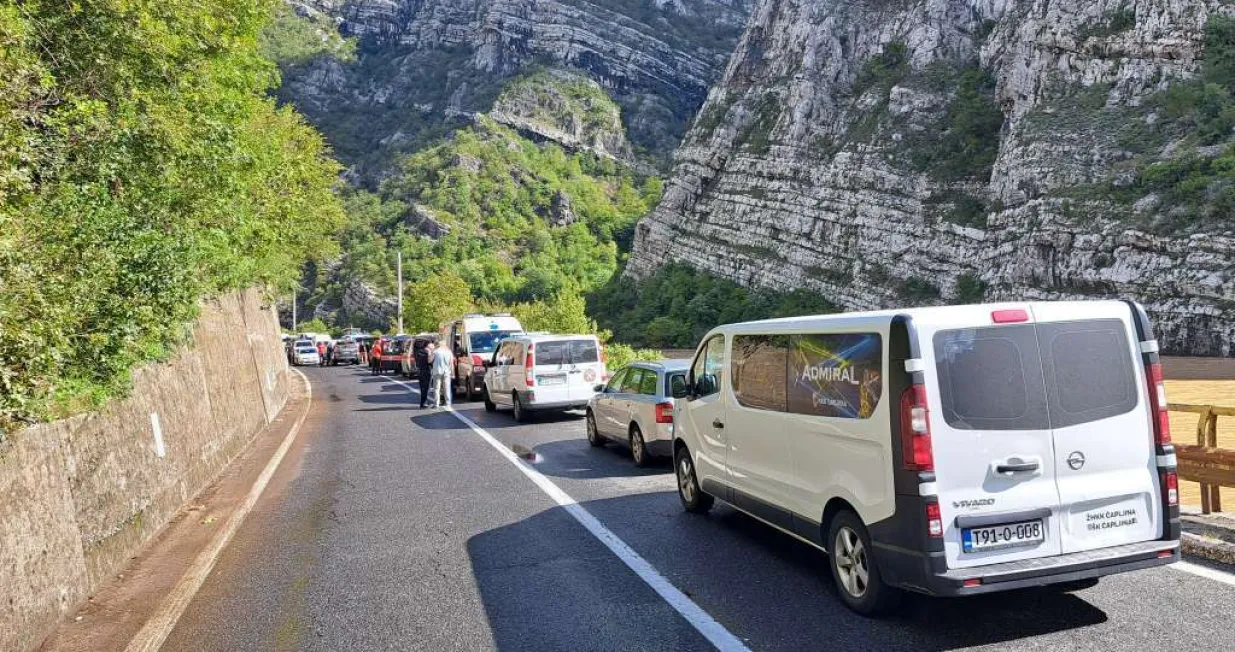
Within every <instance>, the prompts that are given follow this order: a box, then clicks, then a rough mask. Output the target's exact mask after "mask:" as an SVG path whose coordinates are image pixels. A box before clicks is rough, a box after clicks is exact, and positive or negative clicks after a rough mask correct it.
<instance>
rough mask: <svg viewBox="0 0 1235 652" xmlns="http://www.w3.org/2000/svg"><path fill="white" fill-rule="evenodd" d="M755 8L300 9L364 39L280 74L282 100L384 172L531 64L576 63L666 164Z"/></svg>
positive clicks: (487, 101) (341, 0) (428, 0)
mask: <svg viewBox="0 0 1235 652" xmlns="http://www.w3.org/2000/svg"><path fill="white" fill-rule="evenodd" d="M752 2H753V0H616V1H613V2H603V3H599V2H598V3H592V2H587V1H585V0H308V1H307V2H297V3H296V4H297V5H298V11H299V12H300V13H302V14H306V15H309V14H313V15H327V16H331V17H333V18H334V19H335V20H336V21H338V23H339V26H340V30H341V31H342V32H343V33H344V34H346V35H349V36H354V37H356V38H357V39H358V40H359V57H358V59H357V61H355V62H347V61H341V60H339V59H336V58H330V57H319V58H317V59H315V60H313V61H312V62H309V63H307V64H296V65H291V66H285V70H284V86H283V89H282V90H281V91H280V93H281V95H282V97H283V99H285V100H289V101H291V102H293V103H294V104H295V105H296V107H297V108H298V109H300V110H301V111H303V112H305V113H306V114H307V115H308V116H309V117H310V119H311V120H313V122H314V123H315V124H316V125H317V126H318V127H319V128H321V129H322V130H323V132H324V133H326V135H327V137H328V138H330V140H331V141H332V143H333V144H334V145H335V147H336V149H337V150H338V152H339V153H340V155H341V156H343V158H344V159H345V160H346V161H347V162H349V163H353V164H360V165H361V166H362V167H364V166H367V167H369V168H381V167H383V166H384V167H389V162H390V157H389V156H388V155H387V153H389V152H407V151H413V150H415V149H417V148H419V147H420V146H423V145H425V144H427V143H428V142H430V141H431V140H433V139H434V138H436V137H438V136H440V135H442V134H443V133H445V132H446V131H448V130H449V129H451V128H453V127H454V126H457V125H458V124H459V123H460V122H465V121H466V119H467V117H468V116H469V115H470V114H474V113H476V112H482V111H488V110H489V109H490V108H491V104H492V101H493V100H494V98H495V97H496V96H497V93H498V92H499V90H500V89H501V87H502V85H503V83H504V82H505V81H506V80H508V79H509V78H511V77H512V76H514V75H516V74H518V73H520V72H521V71H523V70H525V69H526V68H527V67H528V66H530V65H533V64H539V63H547V64H550V65H553V66H558V67H562V66H565V67H571V68H574V69H577V70H580V71H582V72H584V73H586V74H587V75H588V76H590V77H591V78H592V79H594V80H595V81H597V82H599V83H600V84H601V85H603V86H604V87H605V88H606V90H608V91H609V92H610V93H611V94H612V95H613V96H614V97H615V98H617V99H618V101H619V102H620V104H621V105H622V108H623V113H624V119H625V121H626V126H627V129H628V131H629V132H630V133H631V137H632V140H634V142H635V144H637V145H639V146H640V147H641V148H642V149H643V150H644V151H645V152H646V153H647V155H648V158H651V159H656V158H660V159H662V160H667V159H668V155H669V153H670V152H672V151H673V148H674V147H675V146H676V145H677V143H678V141H679V140H680V138H681V135H682V133H683V131H684V129H685V125H686V123H687V121H688V120H689V119H690V117H691V116H693V114H694V112H695V110H696V109H697V108H698V107H699V105H700V104H701V103H702V102H703V100H704V97H705V95H706V93H707V89H708V87H709V86H710V85H711V84H712V83H713V82H714V81H715V80H716V79H717V77H718V76H719V75H720V72H721V70H722V69H723V67H724V63H725V61H726V58H727V57H728V55H729V54H730V52H731V51H732V49H733V46H734V44H735V43H736V41H737V38H738V35H739V34H740V31H741V28H742V25H743V24H744V22H745V18H746V15H747V13H748V11H749V8H750V5H751V4H752Z"/></svg>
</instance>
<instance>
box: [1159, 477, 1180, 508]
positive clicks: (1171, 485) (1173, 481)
mask: <svg viewBox="0 0 1235 652" xmlns="http://www.w3.org/2000/svg"><path fill="white" fill-rule="evenodd" d="M1162 487H1163V491H1166V505H1167V507H1174V506H1176V505H1178V504H1179V474H1178V473H1176V472H1174V471H1167V472H1166V477H1165V482H1163V483H1162Z"/></svg>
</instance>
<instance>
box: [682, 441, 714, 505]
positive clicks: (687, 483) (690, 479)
mask: <svg viewBox="0 0 1235 652" xmlns="http://www.w3.org/2000/svg"><path fill="white" fill-rule="evenodd" d="M673 474H674V477H675V478H676V479H677V485H678V499H679V500H681V501H682V508H683V509H685V510H686V511H688V512H690V513H692V514H706V513H707V512H708V510H710V509H712V505H714V504H715V503H716V499H715V498H713V497H712V496H711V495H709V494H705V493H703V489H700V488H699V479H698V478H697V477H695V461H694V460H693V459H691V457H690V451H689V450H687V449H686V447H685V446H678V447H677V449H676V450H675V451H674V452H673Z"/></svg>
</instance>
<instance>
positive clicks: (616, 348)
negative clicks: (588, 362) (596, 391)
mask: <svg viewBox="0 0 1235 652" xmlns="http://www.w3.org/2000/svg"><path fill="white" fill-rule="evenodd" d="M605 358H606V359H605V366H606V367H608V369H609V371H610V372H611V373H612V372H614V371H617V370H618V369H621V368H622V367H625V366H626V365H628V364H630V363H632V362H656V361H658V360H663V359H664V358H665V356H664V355H662V354H661V352H660V351H657V350H655V349H636V348H634V347H632V346H630V345H629V344H614V343H612V342H611V343H609V344H606V345H605Z"/></svg>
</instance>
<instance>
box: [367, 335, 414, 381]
mask: <svg viewBox="0 0 1235 652" xmlns="http://www.w3.org/2000/svg"><path fill="white" fill-rule="evenodd" d="M410 341H411V337H410V336H407V335H396V336H394V337H383V338H381V347H382V348H381V357H380V358H377V359H372V356H370V358H371V360H370V366H371V367H373V369H374V373H379V374H380V373H385V372H387V371H394V372H398V371H399V370H400V368H401V366H400V365H401V363H402V360H403V352H404V350H405V349H406V347H407V344H408V342H410Z"/></svg>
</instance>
